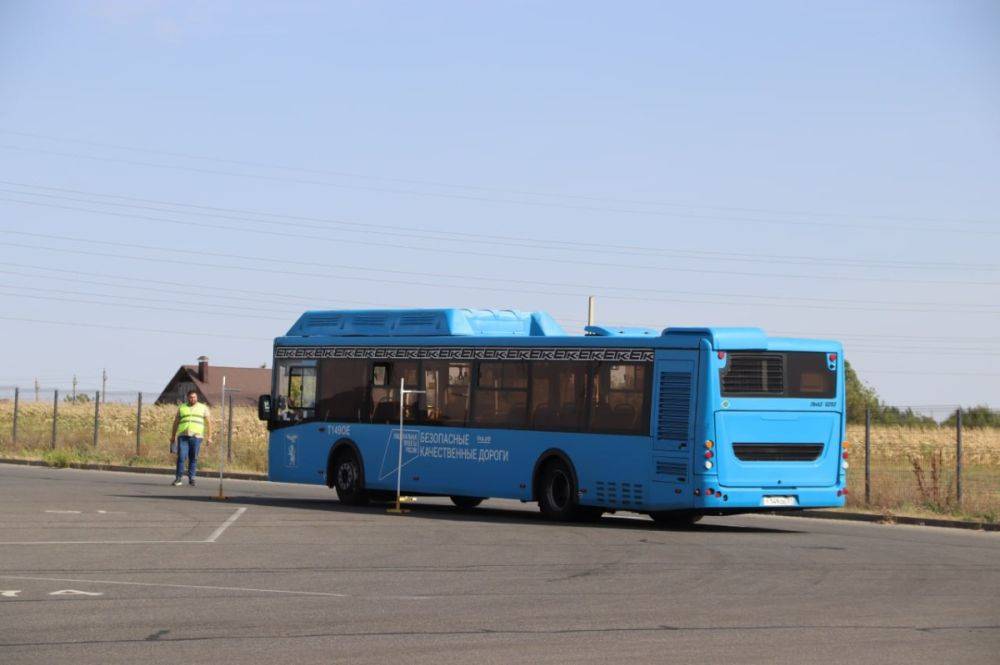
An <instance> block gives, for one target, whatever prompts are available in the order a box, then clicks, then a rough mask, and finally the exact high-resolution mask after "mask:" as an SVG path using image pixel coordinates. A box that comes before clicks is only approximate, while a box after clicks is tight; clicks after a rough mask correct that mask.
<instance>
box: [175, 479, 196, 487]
mask: <svg viewBox="0 0 1000 665" xmlns="http://www.w3.org/2000/svg"><path fill="white" fill-rule="evenodd" d="M178 484H180V483H178ZM188 485H190V486H191V487H194V478H192V479H191V480H189V481H188Z"/></svg>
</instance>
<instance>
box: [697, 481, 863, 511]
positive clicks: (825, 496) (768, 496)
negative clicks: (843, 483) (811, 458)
mask: <svg viewBox="0 0 1000 665" xmlns="http://www.w3.org/2000/svg"><path fill="white" fill-rule="evenodd" d="M843 492H844V490H843V488H842V487H840V486H833V487H789V488H782V489H775V488H766V489H765V488H762V487H716V488H713V489H712V493H711V494H708V493H706V490H702V493H701V495H700V496H695V497H694V508H695V509H696V510H708V511H711V510H730V509H739V510H740V511H745V512H751V511H755V510H760V511H769V510H795V509H800V508H840V507H842V506H843V505H844V503H845V500H846V497H845V496H844V494H843Z"/></svg>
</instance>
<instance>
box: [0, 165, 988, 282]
mask: <svg viewBox="0 0 1000 665" xmlns="http://www.w3.org/2000/svg"><path fill="white" fill-rule="evenodd" d="M0 184H7V185H11V186H15V187H20V188H22V189H24V188H30V189H39V190H44V191H46V192H50V191H54V192H63V193H72V194H79V195H83V196H88V197H102V198H111V199H118V200H123V201H132V202H138V203H144V204H152V205H136V203H118V202H116V201H103V200H93V199H81V198H75V197H67V196H60V195H56V194H48V193H44V192H34V191H20V190H10V189H0V192H5V193H8V194H16V195H22V196H23V195H28V196H36V197H39V196H41V197H46V198H52V199H59V200H66V201H75V202H79V203H86V204H90V205H102V206H116V207H123V208H131V209H137V210H151V211H155V212H160V213H167V214H185V215H198V216H204V217H215V218H219V219H228V220H235V221H243V222H250V223H253V224H270V225H279V226H280V227H281V228H286V227H288V226H294V227H299V228H307V229H321V230H331V229H330V227H334V229H333V230H337V231H338V232H341V233H343V232H345V231H346V232H349V233H360V234H366V235H374V234H378V235H379V236H380V237H384V236H385V235H387V231H388V232H389V233H388V235H395V236H398V237H403V238H416V239H419V240H435V241H441V240H443V241H446V242H462V243H469V242H475V243H480V244H483V243H486V244H489V245H490V246H495V245H503V246H509V247H522V248H531V249H543V250H551V251H562V252H589V253H598V254H602V255H604V254H622V255H626V256H644V257H655V256H658V255H662V256H664V257H668V258H675V259H676V258H682V259H683V258H686V259H690V260H704V259H706V258H724V259H726V260H727V261H737V262H747V263H767V264H772V263H787V264H791V265H813V266H814V265H817V264H822V265H830V266H846V267H870V268H887V269H900V268H914V269H921V270H926V269H930V270H951V269H961V270H963V271H968V270H1000V266H998V265H995V264H988V265H987V264H969V263H948V262H913V261H870V260H859V259H835V258H830V257H818V256H790V255H774V254H759V253H757V254H747V253H734V252H718V251H704V250H675V249H666V248H657V247H648V246H647V247H642V246H630V245H615V244H609V243H589V242H580V241H565V240H552V239H541V238H526V237H523V236H522V237H513V236H502V235H492V234H482V233H469V232H460V231H437V230H428V229H421V228H418V227H408V226H400V225H388V224H371V223H362V222H353V221H346V220H336V219H324V218H317V217H304V216H301V215H288V214H282V213H272V212H266V211H259V210H248V209H243V208H221V207H217V206H204V205H194V204H190V203H183V202H177V201H164V200H158V199H144V198H138V197H132V196H122V195H118V194H106V193H101V192H90V191H85V190H78V189H70V188H65V187H51V186H45V185H34V184H30V183H21V182H16V181H10V180H0ZM164 206H169V207H164ZM172 208H186V210H173V209H172ZM92 212H94V211H92ZM222 213H236V215H230V214H222ZM247 215H254V216H265V217H274V218H277V219H276V220H271V219H251V218H248V217H247ZM288 220H298V221H294V222H289V221H288ZM304 222H318V223H304ZM344 227H348V228H344ZM240 228H241V229H242V227H240ZM338 240H342V239H338Z"/></svg>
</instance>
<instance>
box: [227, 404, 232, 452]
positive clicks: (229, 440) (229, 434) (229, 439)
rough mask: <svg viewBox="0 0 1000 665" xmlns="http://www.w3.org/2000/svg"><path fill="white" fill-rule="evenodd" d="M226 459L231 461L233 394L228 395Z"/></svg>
mask: <svg viewBox="0 0 1000 665" xmlns="http://www.w3.org/2000/svg"><path fill="white" fill-rule="evenodd" d="M226 461H227V462H230V463H231V462H232V461H233V396H232V395H229V422H228V424H227V425H226Z"/></svg>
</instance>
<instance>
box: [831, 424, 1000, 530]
mask: <svg viewBox="0 0 1000 665" xmlns="http://www.w3.org/2000/svg"><path fill="white" fill-rule="evenodd" d="M891 412H892V413H894V414H899V413H902V414H911V415H910V416H908V417H907V418H906V421H907V422H906V423H905V424H901V423H897V422H892V421H893V420H895V419H890V421H889V422H886V421H884V420H882V419H880V418H879V415H878V414H875V413H872V411H871V410H869V411H867V412H866V413H865V419H864V422H863V423H855V424H849V425H848V428H847V440H848V442H849V445H850V447H849V451H850V452H849V460H850V470H849V473H848V489H849V494H848V499H847V505H848V506H850V507H855V508H865V509H874V510H882V511H886V512H902V511H906V510H912V509H914V508H916V509H919V510H926V511H928V512H936V513H964V514H968V515H973V516H978V517H983V518H986V519H990V520H994V521H995V520H997V519H1000V427H996V426H990V425H970V424H967V423H963V422H962V420H963V419H962V414H961V411H960V409H959V408H958V407H955V406H934V407H927V406H917V407H895V408H891Z"/></svg>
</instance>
